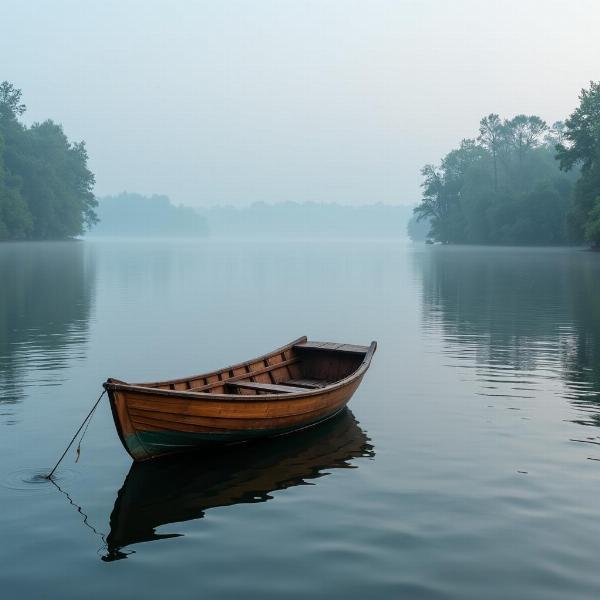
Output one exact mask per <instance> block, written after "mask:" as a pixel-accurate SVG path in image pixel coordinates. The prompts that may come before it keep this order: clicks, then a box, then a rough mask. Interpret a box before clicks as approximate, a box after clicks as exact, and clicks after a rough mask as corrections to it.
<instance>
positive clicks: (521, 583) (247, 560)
mask: <svg viewBox="0 0 600 600" xmlns="http://www.w3.org/2000/svg"><path fill="white" fill-rule="evenodd" d="M303 334H306V335H308V336H309V337H311V338H313V339H323V340H335V341H347V342H354V343H359V344H367V343H369V342H370V341H371V340H372V339H377V340H378V341H379V349H378V352H377V354H376V356H375V359H374V362H373V364H372V366H371V369H370V371H369V373H368V375H367V377H366V378H365V380H364V382H363V384H362V386H361V387H360V388H359V390H358V392H357V393H356V395H355V397H354V398H353V400H352V402H351V403H350V409H351V412H350V411H348V412H347V413H345V414H342V415H341V416H340V418H338V419H336V420H335V421H331V422H329V423H327V424H326V425H324V426H323V427H322V428H315V429H313V430H310V431H307V432H305V433H303V434H299V435H298V436H292V437H289V438H287V439H279V440H277V441H272V442H261V443H259V444H256V445H252V446H247V447H244V448H238V449H236V450H230V451H228V452H224V453H223V454H220V455H215V456H206V457H202V458H198V457H193V458H185V459H175V460H173V459H169V460H167V461H156V462H154V463H150V464H147V465H140V466H136V467H134V468H132V467H131V463H130V459H129V457H128V456H127V454H126V453H125V451H124V450H123V449H122V447H121V445H120V442H119V440H118V438H117V435H116V433H115V430H114V426H113V423H112V418H111V416H110V410H109V408H108V405H107V403H106V402H103V403H102V404H101V407H100V409H99V410H98V413H97V414H96V416H95V418H94V421H93V422H92V425H91V426H90V429H89V431H88V433H87V436H86V438H85V440H84V442H83V445H82V451H81V458H80V460H79V462H77V463H75V454H74V452H71V453H70V454H69V456H68V458H67V460H66V461H65V462H64V463H63V466H62V467H61V469H60V473H59V477H58V479H57V484H58V486H53V485H52V484H49V483H43V482H39V481H36V476H37V475H39V474H40V473H42V472H43V471H44V469H48V467H50V466H51V465H52V463H53V462H54V461H55V460H56V459H57V457H58V455H59V454H60V452H61V451H62V449H63V448H64V446H65V444H66V442H67V441H68V440H69V439H70V437H71V435H72V433H73V431H74V430H75V429H76V427H77V426H78V425H79V423H80V422H81V420H82V418H83V417H84V415H85V414H86V413H87V411H88V410H89V408H90V406H91V404H92V403H93V401H94V400H95V398H96V397H97V396H98V394H99V392H100V391H101V389H100V384H101V382H102V381H103V380H104V379H106V377H108V376H112V377H117V378H122V379H130V380H137V381H139V380H142V381H143V380H149V379H150V380H151V379H162V378H165V379H166V378H171V377H175V376H180V375H186V374H189V373H192V372H198V371H207V370H210V369H213V368H217V367H220V366H222V365H223V364H230V363H232V362H235V361H239V360H244V359H246V358H249V357H252V356H255V355H258V354H262V353H263V352H265V351H268V350H270V349H271V348H272V347H274V346H276V345H281V344H283V343H285V342H286V341H288V340H290V339H293V338H295V337H298V336H300V335H303ZM599 426H600V256H598V255H597V254H592V253H588V252H584V251H578V250H563V249H560V250H548V249H510V248H504V249H492V248H485V249H482V248H443V247H424V246H423V247H417V246H415V247H411V246H408V245H403V244H400V243H391V242H390V243H387V242H380V243H373V242H368V243H366V242H330V243H324V242H317V243H311V242H296V241H295V242H289V243H286V242H268V243H267V242H265V243H260V242H235V243H233V242H217V241H213V242H204V243H203V242H200V243H195V242H194V243H192V242H189V243H188V242H131V243H126V242H85V243H54V244H3V245H0V452H1V456H2V458H1V460H0V531H1V532H2V544H1V545H0V564H2V567H1V570H0V589H1V590H2V597H3V598H11V599H12V598H57V599H70V598H73V599H75V598H77V599H79V598H82V597H86V598H125V597H143V598H196V597H205V598H241V597H244V598H281V597H282V596H285V597H297V598H305V597H309V596H311V597H327V598H456V599H465V598H473V599H482V598H485V599H487V598H494V599H496V598H497V599H502V600H504V599H506V598H539V599H544V600H548V599H554V598H555V599H561V600H563V599H565V598H569V599H573V598H577V599H578V598H590V599H592V598H594V599H595V598H598V597H599V596H600V570H599V569H598V560H599V557H600V429H598V427H599Z"/></svg>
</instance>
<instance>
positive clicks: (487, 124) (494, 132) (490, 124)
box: [477, 113, 504, 192]
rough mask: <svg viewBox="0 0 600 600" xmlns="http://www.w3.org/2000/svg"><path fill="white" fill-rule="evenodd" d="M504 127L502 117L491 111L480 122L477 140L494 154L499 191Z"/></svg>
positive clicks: (496, 181) (495, 181)
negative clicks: (499, 159)
mask: <svg viewBox="0 0 600 600" xmlns="http://www.w3.org/2000/svg"><path fill="white" fill-rule="evenodd" d="M503 134H504V132H503V128H502V121H500V117H499V116H498V115H497V114H495V113H490V114H489V115H488V116H487V117H483V119H481V121H480V122H479V136H478V137H477V141H478V142H479V143H480V144H481V145H482V147H483V148H485V149H486V150H487V151H488V152H490V153H491V155H492V162H493V165H494V191H495V192H497V191H498V151H499V149H500V145H501V144H502V141H503Z"/></svg>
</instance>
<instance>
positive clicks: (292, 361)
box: [187, 358, 300, 392]
mask: <svg viewBox="0 0 600 600" xmlns="http://www.w3.org/2000/svg"><path fill="white" fill-rule="evenodd" d="M297 362H300V359H299V358H291V359H289V360H285V361H283V362H280V363H277V364H275V365H269V366H268V367H262V368H257V369H255V370H254V371H252V370H249V371H248V372H247V373H244V374H242V375H237V376H236V377H230V378H229V379H225V380H224V381H223V383H233V382H235V381H240V380H242V379H250V378H252V377H255V376H257V375H261V374H263V373H268V372H269V371H274V370H277V369H282V368H283V367H286V366H288V365H293V364H295V363H297ZM218 383H219V382H218V381H217V382H210V383H208V384H207V385H201V386H199V387H193V388H190V389H189V390H187V391H189V392H203V391H204V390H209V389H210V388H212V387H214V386H215V385H216V384H218Z"/></svg>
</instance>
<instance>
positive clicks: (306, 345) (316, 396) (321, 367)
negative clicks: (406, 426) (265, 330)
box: [104, 338, 376, 461]
mask: <svg viewBox="0 0 600 600" xmlns="http://www.w3.org/2000/svg"><path fill="white" fill-rule="evenodd" d="M375 347H376V344H375V343H372V344H371V346H369V347H361V346H351V345H348V344H324V343H320V342H307V341H306V338H300V339H299V340H295V341H294V342H291V343H290V344H288V345H287V346H284V347H283V348H279V349H277V350H275V351H273V352H272V353H270V354H267V355H264V356H262V357H259V358H257V359H254V360H252V361H247V362H245V363H240V364H239V365H234V366H231V367H226V368H225V369H221V370H219V371H215V372H212V373H207V374H204V375H198V376H194V377H191V378H187V379H181V380H172V381H167V382H157V383H151V384H135V385H130V384H126V383H124V382H120V381H117V380H112V379H109V380H108V381H107V382H106V383H105V384H104V386H105V388H106V390H107V391H108V394H109V398H110V403H111V408H112V412H113V417H114V420H115V424H116V427H117V431H118V432H119V436H120V438H121V441H122V442H123V445H124V446H125V448H126V450H127V451H128V452H129V454H130V455H131V456H132V458H133V459H134V460H136V461H140V460H145V459H148V458H152V457H156V456H160V455H162V454H171V453H174V452H185V451H190V450H193V449H197V448H202V447H206V446H213V445H219V444H220V445H223V444H235V443H240V442H246V441H249V440H252V439H256V438H259V437H271V436H278V435H283V434H287V433H290V432H293V431H296V430H299V429H303V428H305V427H310V426H312V425H316V424H318V423H320V422H322V421H324V420H327V419H329V418H331V417H332V416H334V415H336V414H337V413H338V412H340V411H341V410H342V409H343V408H344V407H345V406H346V404H347V403H348V401H349V400H350V398H351V397H352V395H353V394H354V392H355V391H356V389H357V387H358V386H359V384H360V382H361V381H362V378H363V376H364V374H365V372H366V370H367V369H368V366H369V364H370V360H371V357H372V355H373V353H374V351H375ZM307 375H310V376H311V377H312V378H311V379H307V378H306V377H307ZM303 377H304V379H303ZM291 382H294V385H291ZM311 382H313V383H311ZM298 385H313V388H301V387H298ZM315 385H319V386H320V387H317V388H315V387H314V386H315ZM273 390H274V391H273Z"/></svg>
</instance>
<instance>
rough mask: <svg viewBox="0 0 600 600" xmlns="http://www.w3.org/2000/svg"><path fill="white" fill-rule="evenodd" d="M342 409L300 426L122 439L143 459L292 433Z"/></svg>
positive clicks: (142, 434) (159, 433)
mask: <svg viewBox="0 0 600 600" xmlns="http://www.w3.org/2000/svg"><path fill="white" fill-rule="evenodd" d="M341 410H343V408H342V409H340V410H337V411H335V412H334V413H331V414H330V415H327V416H326V417H323V418H322V419H318V420H316V421H313V422H310V423H306V424H304V425H302V426H301V427H286V428H282V429H245V430H243V431H234V432H230V433H191V432H186V431H138V432H137V433H136V434H133V435H129V436H127V437H126V438H125V444H126V446H127V450H128V451H129V453H130V454H131V456H133V458H134V459H136V460H143V459H145V458H150V457H151V456H158V455H160V454H172V453H173V452H186V451H190V450H193V449H198V448H209V447H211V446H219V445H221V446H222V445H227V444H236V443H240V442H245V441H250V440H253V439H257V438H261V437H274V436H278V435H285V434H286V433H292V432H293V431H298V430H300V429H305V428H306V427H312V426H313V425H317V424H318V423H322V422H323V421H326V420H327V419H330V418H331V417H333V416H335V415H337V414H338V413H339V412H340V411H341Z"/></svg>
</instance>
